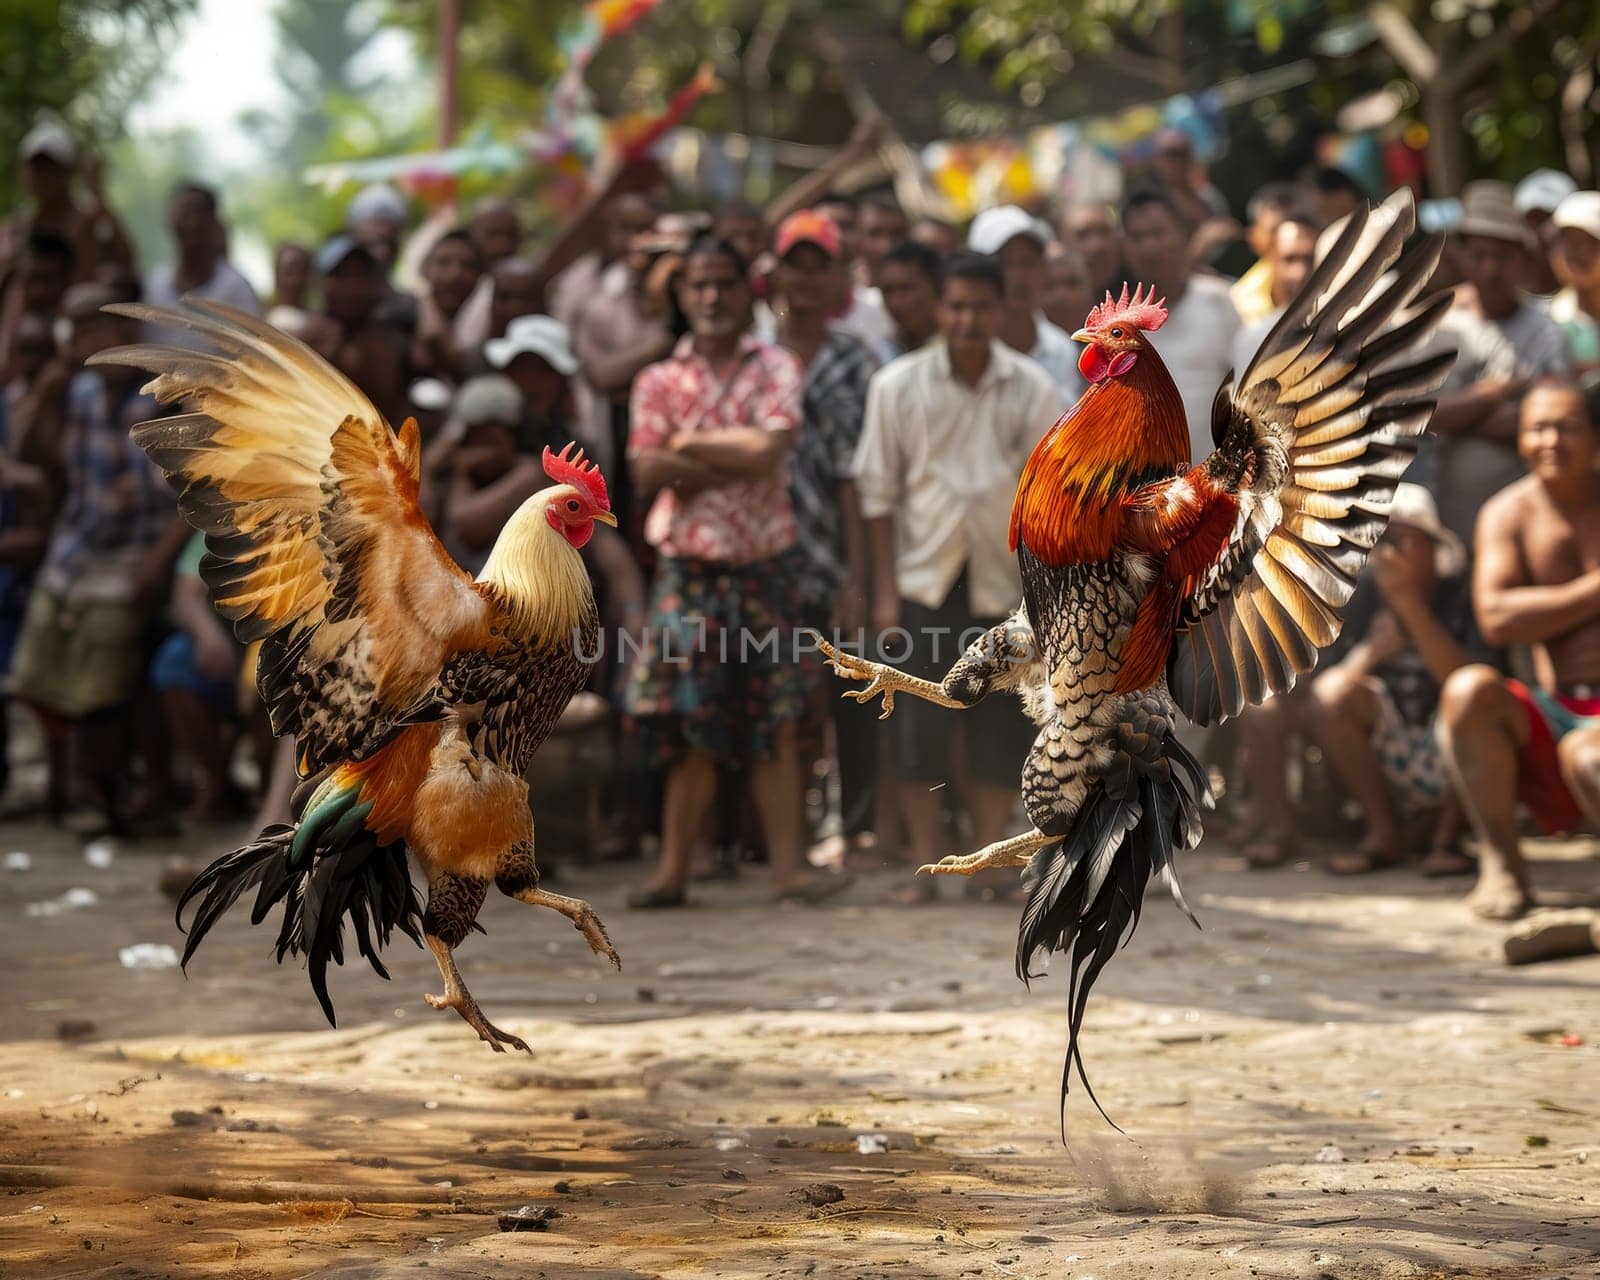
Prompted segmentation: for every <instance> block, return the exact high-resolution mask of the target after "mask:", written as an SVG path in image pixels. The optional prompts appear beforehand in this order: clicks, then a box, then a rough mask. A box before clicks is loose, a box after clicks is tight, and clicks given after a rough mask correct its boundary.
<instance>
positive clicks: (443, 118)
mask: <svg viewBox="0 0 1600 1280" xmlns="http://www.w3.org/2000/svg"><path fill="white" fill-rule="evenodd" d="M601 9H602V10H603V13H602V16H601V19H600V21H601V22H602V24H603V25H605V26H609V27H612V28H617V29H618V31H617V34H616V35H614V36H613V37H611V38H609V39H605V40H604V41H603V42H601V43H598V44H597V45H595V46H594V47H593V48H592V49H590V50H588V52H591V53H592V62H591V64H590V65H589V67H588V69H587V72H586V74H585V76H584V83H585V84H586V85H587V88H588V96H589V100H588V101H586V102H583V103H578V104H571V103H560V102H557V101H555V99H556V97H557V96H558V90H559V88H560V84H561V81H560V74H561V71H562V70H563V68H564V67H566V66H567V65H568V57H567V54H568V52H569V51H570V50H571V49H572V48H573V47H574V46H575V45H582V44H584V42H585V41H586V40H588V39H590V34H589V33H586V32H585V31H584V26H585V20H584V16H583V9H582V7H581V6H580V5H577V4H573V3H554V2H551V0H531V2H530V0H446V2H444V3H437V4H436V3H432V2H430V0H367V2H364V3H346V2H344V0H277V2H276V3H273V2H270V0H126V2H118V3H111V2H110V0H15V2H14V3H12V4H10V5H8V6H7V10H8V13H7V21H6V23H5V24H4V29H3V30H0V73H3V74H0V95H3V96H0V150H3V151H4V153H5V154H8V155H12V154H15V152H16V146H17V144H18V142H19V141H20V140H21V138H22V136H23V135H24V133H25V132H26V131H27V129H28V127H29V125H30V124H31V122H32V121H33V119H34V117H35V115H36V113H37V111H38V110H39V109H40V108H51V109H54V110H56V111H58V112H60V113H61V114H62V115H63V116H65V118H66V119H67V120H68V122H69V124H70V125H71V126H72V127H73V129H74V130H75V131H76V132H77V133H79V135H80V136H82V137H84V138H86V139H89V140H92V141H93V143H94V144H95V145H97V146H98V147H99V148H100V149H101V150H102V151H103V152H104V154H105V156H106V162H107V165H106V167H107V172H108V175H109V178H108V189H109V195H110V197H111V199H112V203H113V204H114V206H115V207H116V208H117V209H118V210H119V211H120V212H121V213H122V215H123V217H124V218H125V219H126V222H127V225H128V228H129V230H130V232H131V233H132V235H133V237H134V239H135V241H136V243H137V245H138V247H139V248H140V250H141V255H140V256H141V258H143V259H145V260H150V259H152V258H158V257H159V256H160V255H161V254H162V253H163V252H164V251H165V249H166V235H165V207H166V199H167V195H168V193H169V191H170V189H171V187H172V185H173V183H174V182H175V181H177V180H178V179H179V178H180V177H195V176H199V177H202V178H204V179H205V180H207V181H209V182H210V183H212V184H213V185H217V186H219V187H221V188H222V189H223V191H224V192H225V206H226V213H227V216H228V220H229V222H230V223H231V225H232V228H233V232H234V236H235V248H234V250H233V257H234V259H235V261H236V262H237V263H238V264H240V265H241V267H242V269H243V270H244V272H245V274H246V275H247V276H249V277H250V278H251V279H252V280H253V281H255V282H256V283H257V284H258V285H259V284H265V283H266V278H267V274H268V250H267V246H268V245H270V244H272V243H276V242H278V241H281V240H301V241H312V242H315V241H316V240H318V239H320V238H321V237H322V236H323V235H325V234H327V233H328V232H329V231H330V230H332V229H334V228H335V227H337V226H338V224H339V222H340V220H341V216H342V210H343V204H344V201H345V200H346V199H347V198H348V196H349V195H350V194H351V193H352V192H353V191H354V190H356V189H357V187H358V186H359V185H360V184H361V183H362V182H363V181H364V180H369V179H371V178H372V176H373V175H374V173H375V172H379V173H388V172H389V171H388V170H387V169H379V170H374V169H373V168H371V167H370V162H372V161H375V160H379V159H382V158H388V157H401V156H405V155H408V154H415V153H418V152H424V151H429V150H434V149H436V148H438V147H452V146H454V147H459V148H461V149H462V150H464V151H465V152H467V153H469V154H465V155H460V154H458V155H455V156H453V157H451V158H450V159H448V160H446V161H440V160H437V159H436V160H435V161H434V162H433V163H431V164H430V163H424V162H421V161H418V162H415V163H412V164H410V165H402V166H401V167H400V168H399V170H398V173H396V174H395V175H394V176H396V177H398V178H399V179H400V180H401V181H402V182H403V183H404V185H405V186H406V189H407V190H408V192H409V193H410V195H411V196H412V197H413V198H414V199H415V200H417V201H419V202H421V203H424V204H430V203H436V202H438V201H440V200H443V199H445V198H447V197H449V196H453V195H458V194H459V195H461V196H464V197H468V198H470V197H472V196H474V195H476V194H479V193H481V191H483V190H488V189H491V188H493V189H495V190H506V189H512V190H514V191H516V192H517V193H518V194H519V195H522V196H525V197H527V198H528V199H530V200H532V201H540V202H544V203H545V204H547V205H548V206H549V208H550V212H551V216H552V217H555V216H557V215H558V214H559V213H560V211H562V210H565V209H569V208H571V207H573V206H574V204H575V202H576V200H577V199H578V198H579V197H578V195H577V192H576V190H575V188H576V187H578V186H580V185H581V184H582V182H583V181H584V178H585V175H586V173H587V172H588V171H589V164H590V162H591V161H592V159H593V157H594V155H595V153H596V152H597V151H600V150H603V149H604V147H605V144H606V127H607V126H616V125H618V124H619V123H620V122H623V121H626V120H627V119H628V117H629V116H630V115H632V116H635V118H636V119H637V118H642V117H647V116H649V115H651V114H654V113H657V112H660V111H661V110H662V109H663V108H664V107H665V106H666V105H667V104H668V102H669V101H670V99H671V97H672V94H673V93H674V92H675V91H676V90H678V89H679V88H680V87H681V86H683V85H685V84H687V83H689V82H690V80H691V78H692V77H693V75H694V74H695V72H696V70H697V68H699V67H700V66H701V65H702V64H708V65H709V66H710V68H711V69H712V71H714V73H715V75H716V79H717V83H718V87H717V89H716V90H715V91H714V92H710V93H707V94H705V96H704V97H702V98H701V99H700V101H699V102H698V103H697V104H696V105H695V106H694V107H693V109H692V111H691V112H689V114H688V117H687V119H686V120H685V122H684V124H683V127H681V128H677V129H675V130H673V132H672V135H671V137H670V138H669V139H668V140H667V142H666V144H665V147H664V152H665V156H666V158H667V159H668V161H669V164H670V168H671V171H672V175H673V178H674V180H675V188H676V189H677V190H678V191H679V192H680V193H682V194H683V195H685V196H698V197H700V198H701V199H702V200H705V199H710V200H716V199H725V198H727V197H729V196H731V195H735V194H737V195H741V196H744V197H747V198H749V199H752V200H756V201H761V200H764V199H766V198H768V197H769V196H770V195H771V194H772V193H773V192H774V191H775V190H776V189H778V188H780V187H781V186H783V185H784V184H785V183H787V182H788V181H790V180H792V179H793V178H794V177H796V176H797V175H799V174H801V173H804V172H806V171H807V170H810V169H814V168H816V167H817V166H820V165H821V164H824V163H826V161H827V159H828V158H829V155H830V153H831V151H833V150H834V149H836V148H838V147H839V146H840V145H842V143H843V141H844V139H845V138H846V137H847V136H848V135H849V133H850V130H851V127H852V125H853V123H854V122H855V121H857V120H859V119H861V118H862V117H863V116H868V115H881V116H883V117H884V118H885V119H886V122H887V126H888V128H887V132H886V135H885V143H884V145H883V146H882V147H881V148H880V149H879V152H878V155H877V157H876V158H875V160H874V161H873V162H872V163H873V164H875V165H876V166H878V167H879V168H880V170H881V172H880V173H878V174H877V175H874V176H877V177H882V178H889V179H891V180H892V181H893V183H894V185H895V189H896V193H897V194H898V195H899V197H900V199H901V201H902V203H903V204H906V205H907V206H908V207H910V208H912V209H913V210H915V207H916V205H918V204H921V205H922V206H923V207H924V208H925V209H926V210H927V211H929V212H935V213H938V214H940V215H941V216H944V217H947V218H962V217H967V216H970V215H971V213H972V212H974V211H975V210H976V209H977V208H978V207H980V206H981V205H983V204H986V203H998V202H1004V201H1007V200H1015V201H1018V202H1021V203H1025V204H1026V203H1031V202H1035V201H1042V200H1045V199H1074V198H1115V197H1116V196H1117V195H1118V194H1119V193H1118V191H1117V190H1116V189H1115V187H1116V184H1117V182H1118V175H1117V162H1119V161H1122V160H1126V159H1128V158H1129V157H1130V156H1131V157H1133V158H1135V159H1137V158H1139V156H1140V155H1141V149H1143V150H1148V148H1149V147H1150V144H1151V140H1152V139H1153V137H1154V136H1155V134H1156V133H1157V131H1158V130H1159V128H1160V127H1161V126H1162V125H1163V124H1170V125H1176V126H1178V127H1179V128H1182V129H1184V130H1185V131H1186V132H1188V133H1190V134H1191V135H1192V136H1193V137H1194V139H1195V142H1196V147H1197V151H1198V153H1199V158H1200V159H1201V160H1202V162H1204V163H1205V164H1206V165H1207V166H1208V167H1209V170H1210V176H1211V179H1212V181H1213V182H1215V183H1216V184H1217V186H1219V187H1220V188H1221V189H1222V190H1223V191H1224V192H1228V193H1235V200H1236V202H1237V201H1239V200H1242V198H1243V196H1244V195H1245V194H1248V193H1249V192H1252V191H1254V190H1256V189H1257V188H1258V187H1259V186H1260V185H1261V184H1262V183H1263V182H1264V181H1266V180H1268V179H1269V178H1276V177H1281V176H1283V175H1284V174H1285V173H1286V172H1297V171H1299V170H1301V169H1304V168H1305V167H1307V166H1309V165H1311V164H1312V163H1314V162H1319V163H1325V164H1336V165H1338V166H1340V167H1342V168H1346V169H1348V170H1349V171H1351V172H1352V173H1354V174H1356V175H1357V176H1358V177H1359V179H1360V180H1361V182H1362V183H1363V185H1364V186H1366V187H1367V188H1368V189H1370V190H1372V191H1374V192H1380V191H1382V190H1386V189H1389V188H1391V187H1393V186H1395V185H1398V184H1400V183H1401V182H1406V181H1415V182H1418V183H1420V184H1421V185H1422V187H1423V189H1424V191H1425V192H1426V194H1428V195H1429V196H1433V197H1449V196H1453V195H1455V194H1457V192H1458V191H1459V188H1460V186H1461V184H1462V183H1463V182H1464V181H1466V180H1468V179H1471V178H1475V177H1502V178H1506V179H1509V180H1515V179H1517V178H1519V177H1521V176H1522V175H1524V174H1526V173H1528V172H1530V171H1531V170H1533V169H1537V168H1540V167H1552V168H1556V169H1561V170H1565V171H1566V172H1568V173H1570V174H1571V175H1572V176H1573V177H1574V178H1575V179H1576V180H1577V181H1578V183H1579V185H1580V186H1585V187H1587V186H1590V185H1592V182H1593V179H1592V175H1593V171H1594V164H1595V150H1596V147H1597V145H1600V143H1597V137H1600V135H1597V133H1596V131H1595V129H1594V123H1595V115H1596V101H1597V99H1596V75H1595V70H1596V50H1597V45H1600V14H1597V11H1596V9H1595V7H1594V6H1593V5H1589V4H1584V3H1581V2H1578V3H1573V2H1570V0H1569V2H1566V3H1562V2H1560V0H1543V2H1536V3H1524V4H1512V3H1495V2H1490V0H1437V2H1436V3H1401V4H1386V5H1367V4H1353V3H1350V4H1347V3H1333V4H1312V3H1309V2H1308V0H1288V2H1287V3H1257V2H1255V0H1182V2H1179V0H1168V2H1152V0H1103V2H1102V3H1097V4H1092V5H1061V4H1056V3H1052V2H1051V0H1007V2H1003V3H965V2H962V0H915V2H914V3H910V4H904V5H899V4H883V3H843V2H839V0H832V2H829V3H805V2H795V0H777V2H775V3H756V2H754V0H681V2H679V0H672V2H669V3H665V4H660V5H652V4H650V3H648V0H644V2H640V0H634V3H632V4H629V3H626V0H618V3H614V4H612V5H609V6H601ZM630 22H631V23H632V25H631V27H629V28H628V29H625V30H623V29H621V28H624V27H626V26H627V24H628V23H630ZM363 161H365V162H368V164H369V167H367V168H363V167H362V166H361V165H360V164H359V163H358V162H363ZM867 176H868V175H866V174H861V175H859V178H860V179H862V180H864V179H865V178H866V177H867ZM17 181H18V175H17V174H16V173H15V172H14V171H9V170H8V171H7V172H5V173H3V174H0V206H9V205H11V204H12V203H14V199H15V197H16V194H17V188H16V184H17Z"/></svg>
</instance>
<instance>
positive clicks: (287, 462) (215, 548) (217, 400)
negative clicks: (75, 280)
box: [94, 302, 492, 771]
mask: <svg viewBox="0 0 1600 1280" xmlns="http://www.w3.org/2000/svg"><path fill="white" fill-rule="evenodd" d="M111 310H115V311H118V312H120V313H121V314H123V315H129V316H133V317H135V318H137V319H140V320H149V321H153V322H156V323H158V324H161V325H176V326H179V327H182V328H186V329H189V330H192V331H194V332H196V333H198V334H199V335H200V336H201V337H202V338H203V339H204V340H205V341H206V342H208V343H209V344H210V345H211V347H212V348H214V350H205V351H190V350H183V349H179V348H175V347H166V346H157V345H149V344H143V345H135V346H127V347H118V348H115V349H113V350H109V351H103V352H101V353H100V354H99V355H97V356H96V357H94V359H95V361H96V362H105V363H113V364H125V365H132V366H135V367H137V368H141V369H147V370H149V371H150V372H152V373H154V374H156V375H157V376H156V378H155V379H154V380H153V381H152V382H151V383H150V384H149V385H148V386H147V387H146V388H145V390H146V391H148V392H150V393H152V394H154V395H155V396H156V398H157V399H159V400H160V401H161V402H162V403H163V404H171V403H174V402H181V403H182V404H183V407H184V408H185V409H186V410H187V412H185V413H181V414H178V415H176V416H173V417H167V418H158V419H155V420H153V421H151V422H144V423H140V424H139V425H138V426H137V427H135V428H134V432H133V438H134V440H135V441H136V442H137V443H138V444H139V445H140V446H141V447H143V448H144V450H145V451H146V452H147V453H148V454H149V455H150V457H151V458H152V459H153V460H154V461H155V463H156V464H157V465H158V466H159V467H161V469H162V470H163V471H164V472H166V474H167V477H168V479H169V480H170V481H171V482H172V484H173V486H174V487H175V488H176V489H177V490H178V493H179V500H178V505H179V509H180V511H182V513H183V516H184V518H185V519H186V520H188V521H189V523H190V524H192V525H193V526H194V527H195V528H196V529H198V530H200V531H201V532H202V533H203V534H205V537H206V548H207V555H206V557H205V559H204V560H203V561H202V564H201V574H202V576H203V577H204V578H205V580H206V583H207V585H208V586H209V587H210V588H211V594H212V599H213V600H214V601H215V603H216V607H217V610H218V612H219V613H221V614H222V616H223V617H225V618H227V619H229V620H230V621H231V622H232V623H233V626H234V630H235V632H236V633H237V635H238V636H239V638H240V639H241V640H242V641H246V642H248V641H252V640H261V641H262V642H263V643H262V652H261V659H260V662H259V665H258V673H259V674H258V684H259V685H260V688H261V694H262V697H263V698H264V699H265V701H266V704H267V707H268V709H269V711H270V712H271V716H272V727H273V730H274V731H275V732H277V733H279V734H293V735H294V736H295V737H297V738H298V739H299V740H300V744H301V765H302V768H303V769H305V770H308V771H314V770H316V769H320V768H322V767H323V766H325V765H328V764H331V763H334V762H336V761H338V760H341V759H356V760H359V759H361V758H363V757H364V756H367V755H370V754H371V753H372V752H373V751H375V750H376V749H377V748H378V747H379V746H381V745H382V744H383V742H385V741H386V740H387V739H388V738H389V737H390V736H391V735H392V733H393V732H394V730H395V729H396V728H397V727H399V726H400V725H402V724H404V723H407V722H410V721H414V720H416V719H417V718H419V717H421V716H426V715H428V714H431V711H430V708H431V707H432V706H433V704H434V701H435V697H436V692H437V683H436V682H437V678H438V673H439V670H440V668H441V667H442V666H443V664H444V662H445V661H446V660H447V659H448V658H449V657H450V656H451V655H452V654H453V653H455V652H457V651H458V650H460V649H462V648H465V647H468V646H469V645H472V644H474V643H477V642H479V641H481V639H482V638H483V637H484V635H485V633H486V632H487V628H488V626H489V622H490V613H491V610H492V605H491V604H490V602H489V601H488V600H487V599H486V597H485V596H484V595H482V594H481V593H480V592H479V591H478V589H477V588H476V587H475V586H474V585H473V582H472V580H471V578H470V577H469V576H468V575H467V574H466V572H465V571H464V570H462V569H461V567H460V566H459V565H457V564H456V563H455V561H454V560H452V559H451V558H450V555H449V553H448V552H446V551H445V549H444V547H443V546H442V545H441V544H440V542H439V540H438V538H437V537H436V536H435V535H434V532H433V530H432V528H431V527H430V526H429V525H428V522H427V520H426V518H425V517H424V516H423V514H422V510H421V508H420V507H419V506H418V504H417V476H418V461H419V456H420V455H419V448H418V444H419V441H418V438H417V430H416V424H415V422H411V421H408V422H407V423H406V425H405V427H403V428H402V429H401V432H400V435H399V436H398V437H397V436H396V435H395V434H394V432H392V431H391V430H390V428H389V425H388V424H387V423H386V422H385V421H384V420H383V417H382V415H380V414H379V413H378V411H377V410H376V409H375V408H374V407H373V405H372V403H371V401H369V400H368V399H367V398H366V396H364V395H363V394H362V393H361V392H360V391H359V390H357V389H356V387H355V385H354V384H353V383H351V382H350V381H349V379H347V378H345V377H344V375H342V374H340V373H339V372H337V371H336V370H335V369H333V368H332V367H331V366H330V365H329V364H328V363H327V362H326V361H324V360H323V359H322V358H321V357H320V356H318V355H317V354H316V353H315V352H313V351H312V350H311V349H310V348H309V347H307V346H305V345H304V344H303V343H301V342H299V341H297V340H296V339H294V338H292V337H290V336H289V335H287V334H285V333H283V332H281V331H279V330H277V329H274V328H272V327H271V326H269V325H266V324H263V323H262V322H261V321H259V320H256V319H254V318H252V317H250V316H247V315H244V314H243V313H241V312H238V311H235V310H234V309H233V308H231V307H226V306H222V305H219V304H217V303H212V302H194V303H192V304H190V305H188V306H186V307H185V308H184V309H182V310H165V309H158V308H154V307H146V306H138V305H126V306H117V307H113V308H111Z"/></svg>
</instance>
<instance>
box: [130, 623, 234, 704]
mask: <svg viewBox="0 0 1600 1280" xmlns="http://www.w3.org/2000/svg"><path fill="white" fill-rule="evenodd" d="M150 682H151V683H152V684H153V685H155V687H156V688H158V689H185V690H187V691H188V692H190V693H192V694H194V695H195V697H197V698H199V699H200V701H201V702H203V703H205V704H206V706H207V707H208V708H209V709H210V710H211V712H212V713H213V714H214V715H218V716H223V717H229V716H232V715H233V713H234V711H235V709H236V705H237V703H238V701H239V698H238V681H237V679H229V680H213V679H211V677H209V676H207V675H206V674H205V673H204V672H202V671H201V670H200V663H199V661H198V660H197V659H196V658H195V653H194V641H193V640H191V639H190V638H189V633H188V632H187V631H174V632H173V633H172V634H171V635H169V636H168V637H167V638H166V639H165V640H163V641H162V642H161V647H160V648H158V649H157V650H156V656H155V657H154V658H153V659H152V660H151V662H150Z"/></svg>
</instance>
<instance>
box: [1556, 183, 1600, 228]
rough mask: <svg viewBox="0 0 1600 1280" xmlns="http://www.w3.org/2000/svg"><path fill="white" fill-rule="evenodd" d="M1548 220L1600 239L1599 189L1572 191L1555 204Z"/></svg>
mask: <svg viewBox="0 0 1600 1280" xmlns="http://www.w3.org/2000/svg"><path fill="white" fill-rule="evenodd" d="M1550 221H1551V222H1552V223H1553V224H1554V225H1555V226H1557V227H1561V228H1565V227H1571V228H1572V229H1573V230H1574V231H1582V232H1583V233H1584V234H1586V235H1591V236H1593V237H1594V238H1595V239H1596V240H1600V191H1574V192H1573V193H1572V194H1571V195H1570V196H1568V197H1567V198H1566V199H1565V200H1563V201H1562V202H1561V203H1560V204H1558V205H1557V206H1556V211H1555V214H1554V215H1553V216H1552V217H1551V219H1550Z"/></svg>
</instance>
